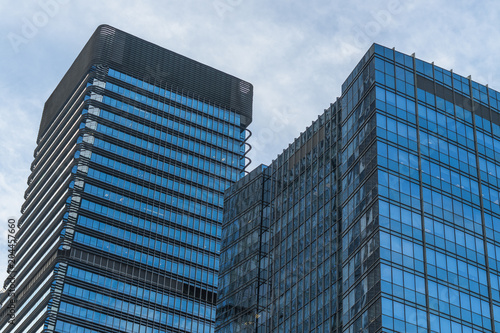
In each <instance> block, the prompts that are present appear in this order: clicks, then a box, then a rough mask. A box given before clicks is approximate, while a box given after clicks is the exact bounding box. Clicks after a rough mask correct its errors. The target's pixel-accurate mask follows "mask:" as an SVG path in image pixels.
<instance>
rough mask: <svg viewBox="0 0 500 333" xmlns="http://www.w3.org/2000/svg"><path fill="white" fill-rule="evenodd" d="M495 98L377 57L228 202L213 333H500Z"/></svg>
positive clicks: (393, 54)
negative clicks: (215, 332)
mask: <svg viewBox="0 0 500 333" xmlns="http://www.w3.org/2000/svg"><path fill="white" fill-rule="evenodd" d="M499 101H500V93H499V92H497V91H495V90H493V89H491V88H489V87H488V86H484V85H481V84H478V83H476V82H474V81H472V80H471V78H470V77H468V78H466V77H463V76H460V75H457V74H455V73H453V72H452V71H449V70H445V69H443V68H440V67H438V66H435V65H434V64H431V63H427V62H424V61H421V60H419V59H416V58H415V57H414V56H408V55H405V54H402V53H400V52H397V51H395V50H394V49H389V48H385V47H383V46H380V45H377V44H374V45H373V46H372V47H371V48H370V49H369V51H368V52H367V53H366V55H365V56H364V57H363V59H362V60H361V61H360V63H359V64H358V65H357V66H356V68H355V69H354V71H353V72H352V73H351V74H350V75H349V77H348V79H347V80H346V81H345V83H344V84H343V86H342V96H341V97H340V98H339V99H337V100H336V102H335V103H333V104H332V105H331V106H330V107H329V108H328V109H327V110H325V112H324V113H323V114H322V115H321V116H320V117H319V118H318V120H316V121H315V122H314V123H313V124H312V125H311V126H309V127H308V128H307V129H306V130H305V132H304V133H302V134H301V135H300V136H299V137H298V138H297V139H296V140H295V141H294V142H293V143H292V144H290V145H289V146H288V148H287V149H285V150H284V151H283V153H282V154H280V155H279V156H278V157H277V158H276V159H275V160H274V161H273V162H272V163H271V164H270V165H269V166H267V167H266V166H260V167H259V168H258V169H256V170H254V171H252V172H251V173H250V174H249V175H247V176H246V177H245V178H243V179H241V180H239V181H238V182H237V183H236V184H235V185H233V186H232V187H231V188H230V189H229V190H228V191H227V192H226V194H225V199H226V201H225V207H224V223H223V232H222V236H223V237H222V246H221V272H220V278H219V297H218V303H217V330H216V331H217V332H221V333H222V332H297V333H298V332H348V333H355V332H436V333H437V332H441V333H442V332H453V333H456V332H459V333H460V332H463V333H479V332H500V293H499V284H500V206H499V195H500V194H499V191H500V103H499Z"/></svg>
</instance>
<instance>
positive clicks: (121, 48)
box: [0, 26, 252, 333]
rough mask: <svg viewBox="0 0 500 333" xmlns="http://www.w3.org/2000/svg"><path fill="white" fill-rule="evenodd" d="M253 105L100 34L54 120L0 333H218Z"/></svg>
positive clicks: (27, 209) (118, 36) (106, 32)
mask: <svg viewBox="0 0 500 333" xmlns="http://www.w3.org/2000/svg"><path fill="white" fill-rule="evenodd" d="M86 62H88V66H87V64H86ZM81 68H84V69H83V70H81ZM153 69H154V70H153ZM82 73H83V74H82ZM68 82H70V83H73V85H72V89H73V91H72V92H71V94H66V95H65V93H66V92H67V91H66V90H67V87H68ZM200 82H201V83H200ZM251 95H252V87H251V85H250V84H248V83H247V82H245V81H241V80H239V79H237V78H234V77H232V76H230V75H228V74H225V73H222V72H220V71H217V70H215V69H212V68H210V67H208V66H205V65H202V64H199V63H197V62H195V61H193V60H190V59H187V58H185V57H182V56H180V55H177V54H175V53H173V52H171V51H168V50H165V49H163V48H160V47H158V46H156V45H153V44H150V43H147V42H145V41H143V40H140V39H139V38H137V37H134V36H131V35H129V34H126V33H124V32H122V31H119V30H116V29H114V28H112V27H109V26H101V27H99V28H98V29H97V31H96V33H95V34H94V36H93V37H92V38H91V40H90V41H89V43H88V44H87V46H86V47H85V48H84V50H83V51H82V54H80V56H79V58H78V59H77V60H76V61H75V63H74V64H73V66H72V68H71V69H70V70H69V71H68V74H66V76H65V78H64V79H63V81H62V82H61V85H60V86H58V88H57V89H56V91H55V92H54V93H53V95H52V96H51V98H50V99H49V100H48V101H47V103H46V106H45V110H44V114H43V116H42V122H41V126H40V133H39V138H38V147H37V149H36V151H35V161H34V162H33V165H32V175H31V176H30V178H29V181H28V182H29V188H28V190H27V192H26V203H25V204H24V206H23V215H22V217H21V218H20V220H19V227H20V228H19V232H18V234H17V237H18V240H19V241H18V245H17V248H16V251H17V257H16V260H17V264H16V267H15V269H16V271H17V273H16V280H15V282H14V283H15V289H16V293H17V302H16V325H11V324H9V323H8V322H7V320H8V317H7V314H6V307H5V305H6V304H8V302H9V301H10V300H9V299H8V298H7V297H6V295H3V296H2V298H3V300H2V301H3V303H4V308H3V309H2V321H1V322H0V325H1V327H0V331H1V332H23V333H24V332H41V331H44V332H92V333H94V332H151V333H152V332H213V331H214V329H215V328H214V323H215V303H216V299H217V286H218V283H219V282H218V270H219V266H220V260H219V252H220V237H221V222H222V214H223V212H222V208H223V191H224V189H226V188H227V187H229V185H230V184H232V183H234V182H235V181H236V180H238V179H239V178H241V176H242V175H243V174H244V168H245V160H246V159H245V154H246V151H245V147H247V146H248V145H247V144H246V142H245V139H246V136H247V130H246V127H247V125H248V124H249V123H250V121H251V98H252V96H251ZM57 106H59V108H58V109H57V110H55V111H54V109H53V108H54V107H57ZM9 283H11V281H9V280H8V281H7V282H6V285H8V284H9Z"/></svg>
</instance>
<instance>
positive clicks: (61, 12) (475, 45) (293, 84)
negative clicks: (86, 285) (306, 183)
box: [0, 0, 500, 280]
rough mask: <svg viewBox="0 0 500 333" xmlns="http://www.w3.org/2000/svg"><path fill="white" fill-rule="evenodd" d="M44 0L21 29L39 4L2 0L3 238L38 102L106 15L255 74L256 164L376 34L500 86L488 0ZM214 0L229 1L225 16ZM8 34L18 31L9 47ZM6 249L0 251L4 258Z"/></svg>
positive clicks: (16, 203) (176, 47)
mask: <svg viewBox="0 0 500 333" xmlns="http://www.w3.org/2000/svg"><path fill="white" fill-rule="evenodd" d="M41 1H42V3H52V4H53V3H54V2H56V3H58V4H59V7H58V11H57V13H56V14H54V15H48V17H49V19H48V20H47V21H46V22H42V23H44V24H39V25H40V26H39V27H37V30H36V33H35V32H34V33H32V35H30V36H28V37H26V36H24V35H23V26H24V25H25V24H26V21H28V22H31V23H33V22H34V17H35V16H36V15H37V14H39V13H41V12H43V10H44V9H43V6H41V5H40V2H32V1H26V0H24V1H15V2H14V1H7V0H0V10H1V12H2V13H8V15H3V18H2V22H0V35H1V37H2V38H1V39H0V60H1V61H0V71H1V73H2V76H1V77H0V96H1V98H0V100H1V101H2V103H1V105H0V147H1V150H0V189H1V192H0V196H1V198H0V199H1V200H0V238H1V239H0V244H5V241H6V237H5V227H4V225H5V223H6V218H7V216H10V215H18V212H19V208H20V205H21V202H22V196H23V192H24V190H25V188H26V178H27V176H28V174H29V165H30V163H31V160H32V152H33V149H34V143H35V140H36V133H37V130H38V121H39V119H40V115H41V112H42V109H43V103H44V101H45V100H46V99H47V98H48V96H49V95H50V93H51V91H52V90H53V89H54V88H55V86H56V84H57V83H58V82H59V80H60V79H61V77H62V76H63V75H64V73H65V72H66V70H67V69H68V67H69V66H70V65H71V63H72V62H73V60H74V59H75V57H76V56H77V55H78V53H79V52H80V50H81V48H82V47H83V45H84V44H85V43H86V41H87V40H88V38H89V37H90V35H91V34H92V32H93V31H94V30H95V28H96V27H97V25H99V24H102V23H108V24H110V25H113V26H116V27H117V28H119V29H122V30H125V31H127V32H130V33H132V34H135V35H137V36H139V37H142V38H144V39H146V40H148V41H151V42H154V43H156V44H159V45H161V46H164V47H166V48H169V49H171V50H173V51H175V52H178V53H181V54H184V55H186V56H188V57H190V58H193V59H196V60H198V61H200V62H203V63H206V64H208V65H210V66H213V67H216V68H218V69H221V70H223V71H225V72H228V73H230V74H233V75H235V76H238V77H241V78H243V79H245V80H247V81H249V82H251V83H252V84H253V85H254V89H255V90H254V122H253V124H252V125H251V127H250V129H251V130H252V131H253V132H254V137H253V140H251V143H253V144H254V145H255V149H254V151H253V152H252V153H251V157H252V159H253V161H254V164H253V166H256V165H257V164H258V163H269V162H270V161H271V160H272V159H273V158H274V157H275V156H276V154H277V153H280V152H281V151H282V149H283V148H285V147H287V146H288V143H289V142H291V141H292V140H293V138H294V137H296V136H297V135H298V134H299V132H300V131H301V130H303V129H304V128H305V127H306V126H308V125H309V124H310V123H311V121H312V120H314V119H316V118H317V116H318V115H319V114H320V113H322V112H323V109H324V108H326V107H328V105H329V103H330V102H333V101H335V98H336V97H337V96H338V95H339V94H340V86H341V84H342V83H343V82H344V80H345V79H346V77H347V75H348V74H349V73H350V71H351V70H352V69H353V68H354V66H355V65H356V64H357V62H358V61H359V59H360V58H361V56H362V55H363V54H364V53H365V52H366V50H367V48H368V47H369V46H370V45H371V43H372V42H378V43H381V44H384V45H387V46H389V47H393V46H395V47H396V49H397V50H400V51H402V52H405V53H413V52H415V53H416V55H417V57H419V58H421V59H424V60H427V61H435V63H436V64H437V65H439V66H441V67H444V68H453V69H454V70H455V71H456V72H457V73H459V74H464V75H469V74H471V75H472V77H473V78H475V79H477V80H478V81H480V82H481V83H488V82H489V83H490V85H491V86H492V87H493V88H497V89H498V88H500V68H499V67H498V60H497V59H498V53H499V49H500V46H499V45H498V43H497V41H498V40H499V39H500V38H499V37H500V36H499V31H498V29H493V28H492V25H493V24H494V23H495V22H496V18H497V17H498V11H499V8H500V4H499V3H498V2H495V1H493V0H487V1H483V2H481V3H479V2H478V1H456V2H454V3H453V6H451V5H450V3H449V2H448V1H444V0H438V1H430V0H423V1H418V2H417V1H415V0H399V1H398V0H390V1H381V0H375V1H370V2H367V1H361V0H356V1H351V2H341V1H334V2H332V1H327V0H314V1H309V2H290V1H285V0H276V1H273V2H269V1H263V0H256V1H249V0H240V1H228V0H209V1H201V0H198V1H181V0H172V1H168V2H167V1H166V2H158V1H152V0H147V1H141V2H136V1H131V0H126V1H118V0H109V1H104V2H100V3H95V4H94V3H89V2H77V1H73V2H68V1H62V0H41ZM221 3H222V4H225V5H227V6H229V7H225V8H226V9H227V10H226V11H224V12H223V14H222V15H221V14H220V11H219V12H218V11H217V9H216V7H215V6H214V4H221ZM39 23H40V22H39ZM9 33H15V34H17V35H19V36H22V37H24V38H25V43H24V42H23V43H22V44H20V45H19V47H18V52H17V53H16V52H14V49H13V47H12V43H11V42H10V40H9V38H8V36H9ZM280 125H281V126H280ZM283 125H284V126H283ZM3 249H5V245H3V246H0V251H3ZM5 258H6V253H5V252H0V267H2V266H5ZM2 274H4V273H3V272H2V271H0V280H3V278H4V275H2Z"/></svg>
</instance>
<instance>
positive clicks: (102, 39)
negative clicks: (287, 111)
mask: <svg viewBox="0 0 500 333" xmlns="http://www.w3.org/2000/svg"><path fill="white" fill-rule="evenodd" d="M125 55H126V56H125ZM92 66H105V67H108V66H110V67H111V66H112V67H113V68H114V69H116V70H121V69H127V72H128V73H129V74H130V75H133V76H136V77H138V78H141V79H143V80H145V81H149V82H150V83H155V84H156V85H163V84H165V85H167V84H168V86H169V87H171V88H174V89H176V90H177V91H178V92H180V93H182V94H185V95H189V96H192V97H196V98H198V99H201V100H203V99H207V102H209V103H211V104H215V105H217V106H220V107H223V108H227V109H230V110H234V111H235V112H237V113H238V114H240V115H241V116H242V117H241V124H242V126H243V127H246V126H248V125H249V124H250V123H251V121H252V97H253V86H252V85H251V84H250V83H248V82H246V81H243V80H241V79H238V78H236V77H234V76H232V75H229V74H226V73H224V72H221V71H219V70H217V69H214V68H212V67H209V66H206V65H204V64H201V63H199V62H197V61H194V60H192V59H189V58H187V57H185V56H182V55H180V54H177V53H175V52H172V51H169V50H167V49H164V48H162V47H160V46H158V45H155V44H153V43H150V42H147V41H144V40H142V39H140V38H137V37H135V36H133V35H130V34H128V33H126V32H124V31H121V30H118V29H116V28H113V27H111V26H108V25H101V26H99V27H98V28H97V30H96V31H95V32H94V34H93V35H92V37H91V38H90V40H89V41H88V42H87V44H86V45H85V47H84V48H83V50H82V51H81V52H80V54H79V55H78V57H77V58H76V60H75V62H74V63H73V64H72V65H71V68H70V69H69V70H68V72H67V73H66V74H65V75H64V77H63V79H62V80H61V82H60V83H59V85H58V86H57V88H56V89H55V90H54V92H53V93H52V95H51V96H50V97H49V99H48V100H47V102H46V103H45V106H44V110H43V115H42V120H41V122H40V128H39V131H38V140H40V139H41V138H42V136H43V135H44V134H45V132H46V131H47V129H48V128H49V126H50V124H51V122H52V121H53V120H54V118H55V117H56V115H57V114H58V113H59V112H61V109H62V108H63V107H64V105H65V103H67V101H68V100H69V99H70V98H69V96H71V95H72V94H73V93H74V91H75V89H76V87H77V85H78V84H79V83H80V82H81V81H82V80H83V78H84V76H85V75H86V74H87V73H88V72H89V70H90V69H91V67H92ZM208 97H209V98H208Z"/></svg>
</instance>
